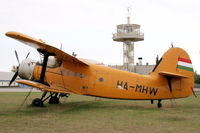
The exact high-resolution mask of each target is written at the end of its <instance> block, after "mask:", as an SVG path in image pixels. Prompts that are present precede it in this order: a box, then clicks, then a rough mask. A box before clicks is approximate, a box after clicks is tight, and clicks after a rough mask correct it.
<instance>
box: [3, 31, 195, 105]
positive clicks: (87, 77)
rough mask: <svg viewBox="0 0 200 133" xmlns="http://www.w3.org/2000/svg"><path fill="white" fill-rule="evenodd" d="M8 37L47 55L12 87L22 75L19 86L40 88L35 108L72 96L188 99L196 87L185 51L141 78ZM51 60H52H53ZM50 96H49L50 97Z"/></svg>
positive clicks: (24, 65) (27, 64)
mask: <svg viewBox="0 0 200 133" xmlns="http://www.w3.org/2000/svg"><path fill="white" fill-rule="evenodd" d="M6 36H8V37H11V38H13V39H16V40H18V41H20V42H22V43H24V44H26V45H28V46H31V47H34V48H35V49H36V50H37V51H38V52H39V53H41V54H43V57H44V58H43V61H42V62H36V61H35V60H32V59H29V58H26V59H24V60H23V61H22V62H21V64H20V65H19V66H18V70H17V72H16V74H15V75H14V77H13V78H12V80H11V82H10V84H11V83H12V82H13V81H14V80H15V78H16V77H17V76H18V75H19V77H21V79H22V80H18V81H17V82H18V83H20V84H24V85H27V86H31V87H35V88H39V89H40V90H42V91H43V92H44V93H43V95H42V96H41V98H36V99H34V100H33V101H32V105H34V106H43V102H44V101H45V100H47V99H49V103H51V104H57V103H59V97H60V96H66V95H69V94H71V93H76V94H80V95H88V96H95V97H103V98H112V99H128V100H150V101H151V103H153V101H154V100H158V104H157V106H158V108H160V107H162V104H161V100H163V99H177V98H184V97H188V96H189V95H191V94H192V93H194V91H193V87H194V72H193V67H192V62H191V60H190V57H189V55H188V54H187V53H186V51H184V50H183V49H181V48H170V49H169V50H168V51H167V52H165V53H164V55H163V56H162V58H161V59H160V60H159V62H158V64H157V65H156V66H155V68H154V69H153V71H152V72H151V73H150V75H139V74H136V73H131V72H127V71H122V70H117V69H113V68H109V67H106V66H103V65H98V64H92V63H90V62H88V61H87V60H83V59H82V60H81V59H78V58H76V57H74V56H71V55H69V54H67V53H65V52H63V51H62V50H60V49H57V48H55V47H53V46H50V45H48V44H46V43H45V42H43V41H42V40H41V39H35V38H32V37H30V36H27V35H25V34H22V33H18V32H13V31H12V32H7V33H6ZM50 57H51V58H50ZM48 92H49V95H47V94H48Z"/></svg>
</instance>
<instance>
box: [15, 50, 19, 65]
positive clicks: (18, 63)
mask: <svg viewBox="0 0 200 133" xmlns="http://www.w3.org/2000/svg"><path fill="white" fill-rule="evenodd" d="M15 56H16V58H17V62H18V64H19V65H20V62H19V57H18V54H17V51H16V50H15Z"/></svg>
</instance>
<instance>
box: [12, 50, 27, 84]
mask: <svg viewBox="0 0 200 133" xmlns="http://www.w3.org/2000/svg"><path fill="white" fill-rule="evenodd" d="M29 54H30V52H28V54H27V55H26V58H28V56H29ZM15 56H16V59H17V62H18V66H17V71H16V72H15V74H14V76H13V77H12V79H11V80H10V83H9V86H10V85H11V84H12V83H13V81H15V79H16V78H17V76H18V74H19V66H20V61H19V56H18V53H17V51H16V50H15Z"/></svg>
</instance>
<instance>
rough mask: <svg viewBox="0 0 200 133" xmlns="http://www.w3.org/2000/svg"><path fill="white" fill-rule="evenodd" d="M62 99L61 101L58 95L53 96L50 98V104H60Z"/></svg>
mask: <svg viewBox="0 0 200 133" xmlns="http://www.w3.org/2000/svg"><path fill="white" fill-rule="evenodd" d="M59 103H60V101H59V98H58V97H56V96H52V97H51V98H50V99H49V104H59Z"/></svg>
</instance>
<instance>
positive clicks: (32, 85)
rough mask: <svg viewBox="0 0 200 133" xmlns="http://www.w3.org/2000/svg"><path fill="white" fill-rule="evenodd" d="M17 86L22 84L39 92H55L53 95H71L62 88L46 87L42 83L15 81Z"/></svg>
mask: <svg viewBox="0 0 200 133" xmlns="http://www.w3.org/2000/svg"><path fill="white" fill-rule="evenodd" d="M16 82H17V83H19V84H24V85H27V86H31V87H35V88H38V89H40V90H41V91H48V92H55V93H66V94H69V93H71V92H70V91H69V90H66V89H64V88H62V89H60V88H57V89H56V88H54V87H49V86H47V85H44V84H42V83H38V82H34V81H29V80H17V81H16Z"/></svg>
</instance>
